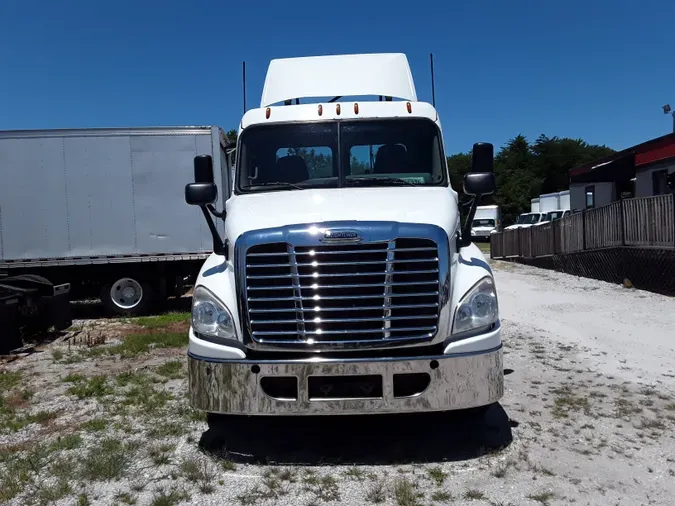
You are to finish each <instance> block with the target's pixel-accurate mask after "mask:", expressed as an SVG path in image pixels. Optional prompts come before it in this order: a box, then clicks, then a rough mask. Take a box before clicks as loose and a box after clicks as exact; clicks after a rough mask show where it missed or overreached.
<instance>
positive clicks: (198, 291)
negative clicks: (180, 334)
mask: <svg viewBox="0 0 675 506" xmlns="http://www.w3.org/2000/svg"><path fill="white" fill-rule="evenodd" d="M192 328H193V330H194V331H195V332H196V333H197V334H203V335H205V336H208V337H216V338H221V339H237V331H236V329H235V327H234V319H233V318H232V314H231V313H230V312H229V311H228V309H227V308H226V307H225V304H223V303H222V302H220V301H219V300H218V298H217V297H216V296H215V295H213V294H212V293H211V292H210V291H209V290H207V289H206V288H204V287H203V286H198V287H197V288H195V291H194V294H193V295H192Z"/></svg>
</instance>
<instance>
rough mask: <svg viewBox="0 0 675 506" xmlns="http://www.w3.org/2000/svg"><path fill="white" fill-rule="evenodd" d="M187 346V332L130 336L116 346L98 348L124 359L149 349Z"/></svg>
mask: <svg viewBox="0 0 675 506" xmlns="http://www.w3.org/2000/svg"><path fill="white" fill-rule="evenodd" d="M187 344H188V336H187V332H149V333H146V334H131V335H129V336H127V337H125V338H124V341H123V342H122V343H120V344H118V345H116V346H110V347H108V348H100V349H101V350H104V353H107V354H109V355H121V356H122V357H124V358H129V357H135V356H137V355H140V354H141V353H147V352H148V351H150V348H151V347H153V348H180V347H182V346H185V345H187Z"/></svg>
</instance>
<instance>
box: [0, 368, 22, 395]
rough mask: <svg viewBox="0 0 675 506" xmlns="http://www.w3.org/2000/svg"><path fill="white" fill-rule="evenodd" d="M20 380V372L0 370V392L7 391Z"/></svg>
mask: <svg viewBox="0 0 675 506" xmlns="http://www.w3.org/2000/svg"><path fill="white" fill-rule="evenodd" d="M20 382H21V373H20V372H10V371H0V392H7V391H9V390H11V389H12V388H14V387H15V386H17V385H18V384H19V383H20Z"/></svg>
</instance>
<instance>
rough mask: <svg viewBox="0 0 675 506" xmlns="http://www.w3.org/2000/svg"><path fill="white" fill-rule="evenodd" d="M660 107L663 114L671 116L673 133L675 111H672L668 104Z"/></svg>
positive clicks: (674, 131) (674, 129) (674, 128)
mask: <svg viewBox="0 0 675 506" xmlns="http://www.w3.org/2000/svg"><path fill="white" fill-rule="evenodd" d="M661 109H663V114H669V113H670V115H671V116H672V117H673V133H674V134H675V111H673V110H672V109H671V107H670V104H666V105H662V106H661Z"/></svg>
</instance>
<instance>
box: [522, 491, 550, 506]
mask: <svg viewBox="0 0 675 506" xmlns="http://www.w3.org/2000/svg"><path fill="white" fill-rule="evenodd" d="M554 497H555V494H554V493H553V492H551V491H546V492H539V493H537V494H530V495H528V496H527V498H528V499H532V500H533V501H536V502H539V503H541V504H549V501H550V500H551V499H553V498H554Z"/></svg>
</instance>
